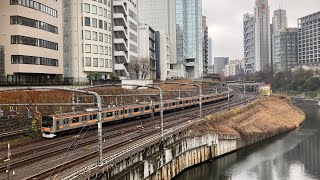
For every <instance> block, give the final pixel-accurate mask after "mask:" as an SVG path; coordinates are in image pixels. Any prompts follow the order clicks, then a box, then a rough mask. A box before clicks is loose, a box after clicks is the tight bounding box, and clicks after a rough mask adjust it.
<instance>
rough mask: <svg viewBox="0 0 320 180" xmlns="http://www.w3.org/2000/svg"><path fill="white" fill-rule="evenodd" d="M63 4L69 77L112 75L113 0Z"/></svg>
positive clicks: (82, 78) (71, 0)
mask: <svg viewBox="0 0 320 180" xmlns="http://www.w3.org/2000/svg"><path fill="white" fill-rule="evenodd" d="M63 7H64V13H63V17H64V18H63V19H64V60H65V61H64V74H65V76H66V77H72V78H74V81H75V82H84V81H87V80H89V78H99V79H108V78H110V74H111V73H112V72H113V66H114V65H113V60H112V59H113V58H112V25H111V22H112V17H111V9H112V8H111V0H106V1H91V0H84V1H78V0H64V1H63ZM97 74H99V77H97V76H96V75H97Z"/></svg>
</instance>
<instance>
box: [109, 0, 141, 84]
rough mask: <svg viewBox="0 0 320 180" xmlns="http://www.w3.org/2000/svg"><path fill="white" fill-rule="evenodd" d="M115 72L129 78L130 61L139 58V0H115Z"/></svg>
mask: <svg viewBox="0 0 320 180" xmlns="http://www.w3.org/2000/svg"><path fill="white" fill-rule="evenodd" d="M112 6H113V21H114V24H113V32H114V36H113V44H114V60H115V66H114V69H115V72H116V74H117V75H118V76H119V77H120V79H128V78H129V76H130V74H129V71H130V70H128V63H129V62H130V61H131V60H134V59H137V58H138V23H137V21H138V16H137V0H113V5H112Z"/></svg>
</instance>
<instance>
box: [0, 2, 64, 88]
mask: <svg viewBox="0 0 320 180" xmlns="http://www.w3.org/2000/svg"><path fill="white" fill-rule="evenodd" d="M0 14H1V16H0V22H1V26H0V33H1V35H0V75H4V76H6V78H7V80H8V81H11V82H22V83H24V82H26V83H45V82H50V81H53V80H54V79H57V78H60V77H62V75H63V29H62V14H63V13H62V2H61V1H57V0H41V1H40V0H38V1H37V0H24V1H21V0H3V1H0Z"/></svg>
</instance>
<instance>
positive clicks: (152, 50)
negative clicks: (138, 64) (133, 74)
mask: <svg viewBox="0 0 320 180" xmlns="http://www.w3.org/2000/svg"><path fill="white" fill-rule="evenodd" d="M138 44H139V48H138V56H139V58H138V59H139V60H142V59H145V58H147V59H149V63H148V64H145V65H147V66H146V67H147V68H149V69H148V70H143V71H144V72H145V73H147V74H148V75H147V76H146V77H143V78H147V79H156V35H155V31H154V30H153V29H152V28H151V27H150V26H149V25H147V24H139V26H138ZM145 73H143V74H145Z"/></svg>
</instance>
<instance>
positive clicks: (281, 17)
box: [272, 9, 288, 32]
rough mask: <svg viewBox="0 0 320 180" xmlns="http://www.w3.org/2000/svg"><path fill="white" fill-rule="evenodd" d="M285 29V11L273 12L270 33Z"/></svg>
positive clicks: (286, 23)
mask: <svg viewBox="0 0 320 180" xmlns="http://www.w3.org/2000/svg"><path fill="white" fill-rule="evenodd" d="M287 27H288V22H287V11H286V10H284V9H278V10H275V11H274V12H273V17H272V32H275V31H277V30H279V29H285V28H287Z"/></svg>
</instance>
